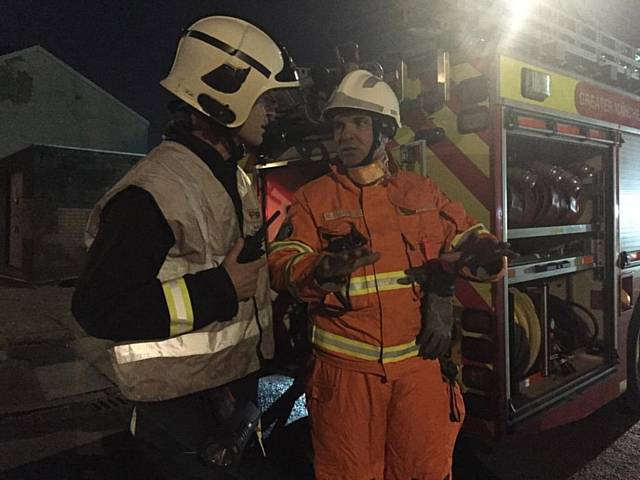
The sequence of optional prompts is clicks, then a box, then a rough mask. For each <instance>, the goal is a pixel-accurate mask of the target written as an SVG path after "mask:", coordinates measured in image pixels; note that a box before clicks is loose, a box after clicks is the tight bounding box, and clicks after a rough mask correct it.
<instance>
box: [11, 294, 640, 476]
mask: <svg viewBox="0 0 640 480" xmlns="http://www.w3.org/2000/svg"><path fill="white" fill-rule="evenodd" d="M71 295H72V290H71V289H68V288H61V287H57V286H40V287H37V288H34V287H29V286H26V285H20V284H15V283H6V282H5V283H3V284H0V392H1V393H0V478H3V479H4V478H6V479H7V480H32V479H33V480H35V479H43V478H46V479H70V480H71V479H73V480H75V479H105V480H106V479H115V478H118V479H129V478H130V479H134V478H135V479H136V480H140V479H141V478H144V479H145V480H147V479H151V478H154V475H153V474H152V472H153V466H152V465H145V464H144V462H141V461H140V458H139V457H138V456H137V455H136V454H135V450H134V447H133V444H132V441H131V439H130V437H129V435H128V433H127V432H126V429H127V427H128V415H129V412H130V406H129V405H128V404H127V403H126V402H125V401H124V400H123V399H122V398H121V397H120V396H119V394H118V392H117V389H116V388H115V387H114V384H113V382H112V372H111V370H110V366H109V359H108V356H107V352H106V349H107V348H108V346H109V345H110V343H109V342H105V341H100V340H96V339H92V338H89V337H86V335H85V334H84V332H83V331H82V330H81V329H80V328H79V326H78V325H77V324H76V323H75V321H74V320H73V318H72V316H71V314H70V313H69V304H70V300H71ZM287 384H288V380H287V379H284V378H281V377H272V378H270V379H268V380H266V381H264V382H263V384H262V388H261V401H262V403H263V404H264V405H268V404H269V403H270V402H272V401H273V400H274V399H275V398H276V397H277V395H278V394H279V393H280V392H281V391H282V389H284V388H286V386H287ZM296 415H297V417H296V418H298V420H297V421H295V422H293V423H292V424H290V425H289V426H288V427H287V428H286V429H285V431H284V432H283V433H282V434H281V435H280V436H279V437H278V438H274V439H271V440H270V442H269V443H268V445H267V448H268V449H269V451H270V453H271V461H272V463H273V464H274V465H276V466H279V468H280V470H279V471H280V472H281V473H280V474H279V476H278V477H277V479H278V480H288V479H292V480H293V479H295V480H305V479H311V478H312V473H311V464H310V458H309V439H308V428H307V425H306V420H305V419H304V418H300V417H302V416H303V415H304V408H303V406H302V405H301V404H300V403H299V404H298V407H297V408H296ZM638 420H640V416H638V415H635V416H634V415H630V414H628V413H622V412H620V411H619V409H618V408H617V405H616V404H615V403H612V404H610V405H607V406H605V407H603V408H602V409H600V410H599V411H598V412H596V413H595V414H593V415H591V416H590V417H589V418H587V419H584V420H582V421H581V422H578V423H576V424H573V425H567V426H563V427H560V428H557V429H554V430H553V431H550V432H544V433H541V434H537V435H530V436H527V437H522V438H517V439H509V440H507V441H505V442H502V443H500V444H498V445H492V446H488V445H486V444H479V443H478V442H475V441H473V440H472V439H467V438H464V437H462V438H461V439H460V441H459V443H458V448H457V451H456V457H455V475H454V478H455V479H457V480H484V479H487V480H510V479H514V480H515V479H517V480H533V479H544V480H591V479H596V480H599V479H603V480H604V479H607V480H613V479H619V480H635V479H638V480H640V424H639V423H637V422H638ZM251 454H256V452H253V453H250V455H251ZM256 478H261V479H263V477H262V476H259V477H256Z"/></svg>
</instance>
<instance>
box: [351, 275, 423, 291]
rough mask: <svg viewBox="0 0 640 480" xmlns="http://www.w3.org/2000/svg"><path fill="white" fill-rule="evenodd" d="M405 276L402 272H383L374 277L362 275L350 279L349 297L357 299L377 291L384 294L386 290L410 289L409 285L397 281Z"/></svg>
mask: <svg viewBox="0 0 640 480" xmlns="http://www.w3.org/2000/svg"><path fill="white" fill-rule="evenodd" d="M406 276H407V275H406V274H405V273H404V271H402V270H398V271H396V272H385V273H379V274H376V275H363V276H359V277H351V280H350V283H349V296H351V297H357V296H359V295H369V294H371V293H376V283H377V285H378V288H377V291H380V292H385V291H387V290H399V289H401V288H411V284H409V285H402V284H400V283H398V280H399V279H401V278H404V277H406Z"/></svg>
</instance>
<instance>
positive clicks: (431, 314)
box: [416, 293, 454, 359]
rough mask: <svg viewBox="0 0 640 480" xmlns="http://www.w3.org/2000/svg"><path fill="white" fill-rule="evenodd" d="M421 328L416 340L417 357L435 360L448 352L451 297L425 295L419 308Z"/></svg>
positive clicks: (452, 318)
mask: <svg viewBox="0 0 640 480" xmlns="http://www.w3.org/2000/svg"><path fill="white" fill-rule="evenodd" d="M420 310H421V312H422V328H421V329H420V333H419V334H418V337H417V338H416V345H418V346H419V347H420V349H419V351H418V355H419V356H420V357H422V358H424V359H427V358H428V359H435V358H439V357H442V356H444V355H445V354H446V353H447V352H448V351H449V346H450V345H451V337H452V331H453V321H454V317H453V296H445V297H441V296H439V295H436V294H435V293H427V295H426V297H423V299H422V304H421V306H420Z"/></svg>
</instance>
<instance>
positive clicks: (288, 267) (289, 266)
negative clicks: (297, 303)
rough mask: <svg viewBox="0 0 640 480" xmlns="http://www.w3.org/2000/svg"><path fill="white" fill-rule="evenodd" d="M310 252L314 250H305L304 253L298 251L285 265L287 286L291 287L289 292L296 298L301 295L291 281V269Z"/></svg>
mask: <svg viewBox="0 0 640 480" xmlns="http://www.w3.org/2000/svg"><path fill="white" fill-rule="evenodd" d="M309 253H313V252H303V253H298V254H297V255H294V256H293V257H291V258H290V259H289V261H288V262H287V264H286V265H285V267H284V280H285V282H286V283H287V288H288V289H289V293H291V295H293V296H294V297H295V298H299V296H298V292H297V290H296V288H295V286H294V285H293V283H292V282H291V269H292V268H293V266H294V265H295V264H296V263H298V262H299V261H300V260H302V259H303V258H304V257H305V256H307V255H309Z"/></svg>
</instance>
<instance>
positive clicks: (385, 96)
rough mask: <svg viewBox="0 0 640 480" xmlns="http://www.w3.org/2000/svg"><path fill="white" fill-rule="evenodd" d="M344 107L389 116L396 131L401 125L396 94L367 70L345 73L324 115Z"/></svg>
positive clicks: (327, 115) (328, 115)
mask: <svg viewBox="0 0 640 480" xmlns="http://www.w3.org/2000/svg"><path fill="white" fill-rule="evenodd" d="M342 108H355V109H358V110H365V111H367V112H372V113H377V114H378V115H382V116H384V117H388V118H390V119H392V120H393V122H394V125H393V128H394V133H395V130H397V129H398V128H400V126H401V123H400V106H399V105H398V98H397V97H396V94H395V93H394V92H393V90H392V89H391V87H390V86H389V85H388V84H387V83H386V82H385V81H384V80H381V79H380V78H378V77H376V76H375V75H373V74H372V73H370V72H368V71H366V70H354V71H353V72H350V73H348V74H347V75H345V77H344V78H343V79H342V81H341V82H340V85H338V88H336V89H335V90H334V92H333V93H332V94H331V97H330V98H329V102H328V103H327V106H326V107H325V108H324V111H323V112H322V115H323V117H324V118H328V117H330V116H331V115H332V113H333V112H332V110H338V109H342ZM391 136H393V135H391Z"/></svg>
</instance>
